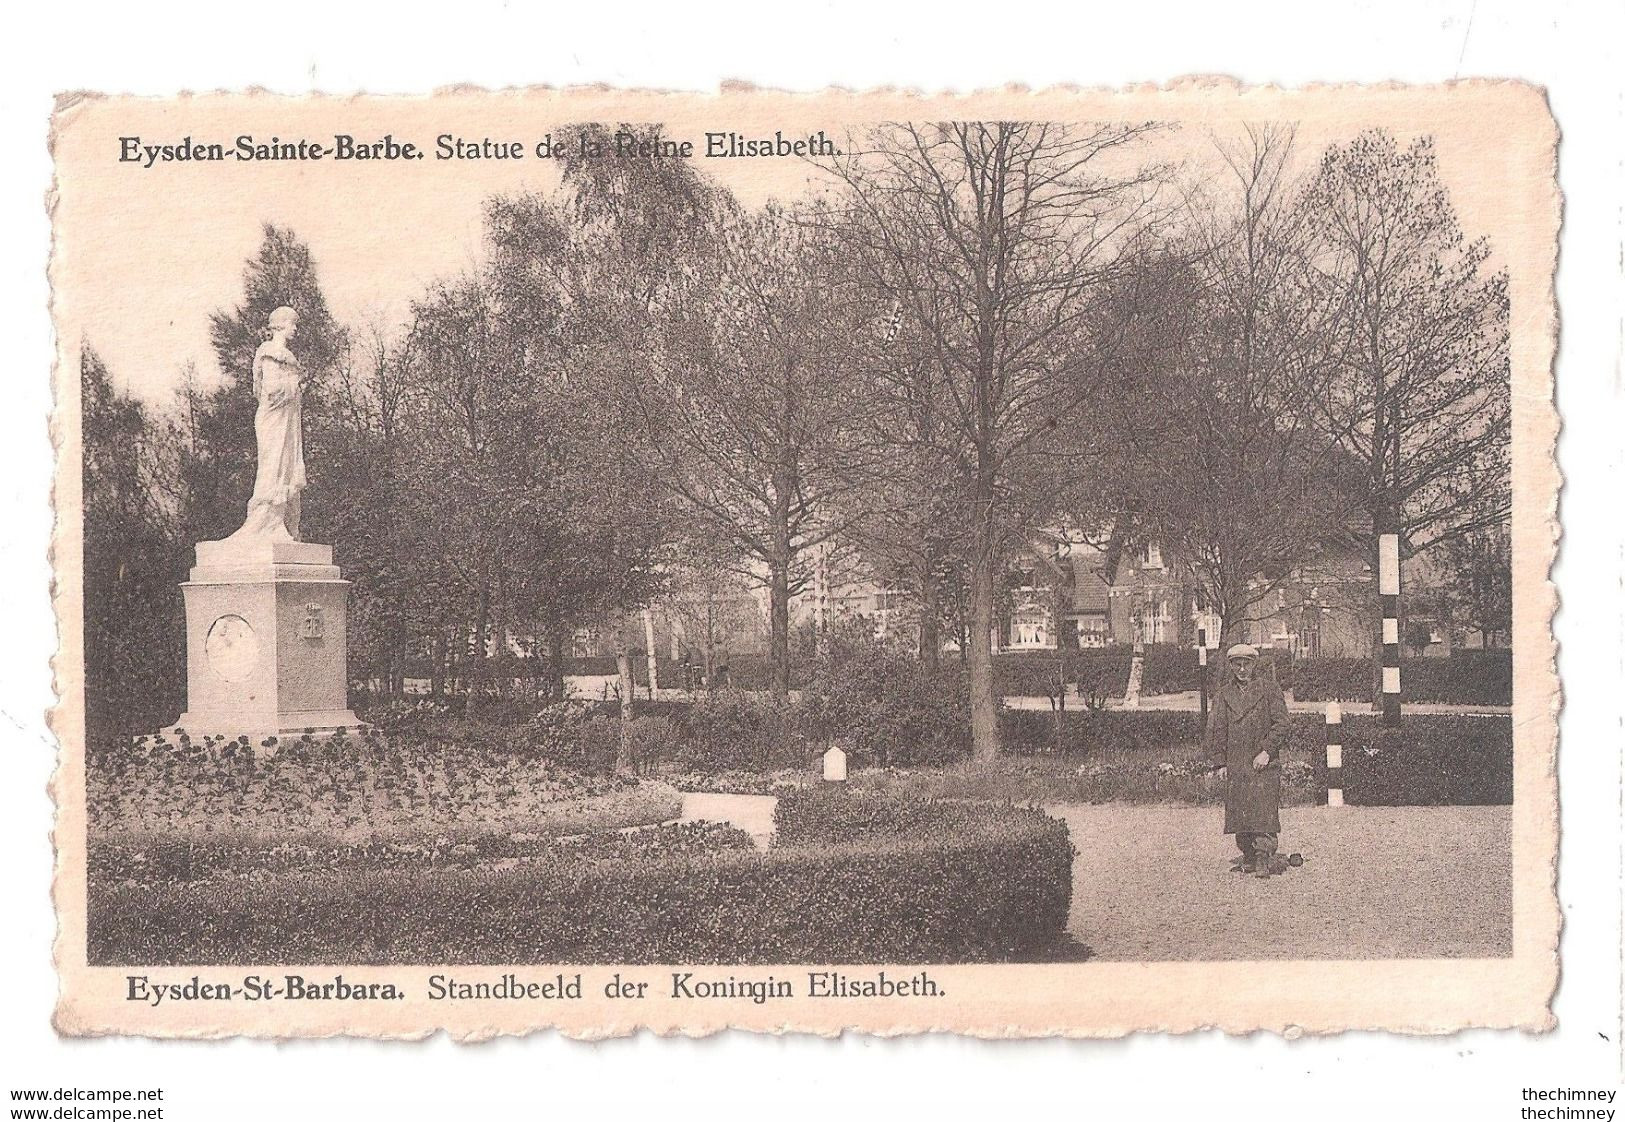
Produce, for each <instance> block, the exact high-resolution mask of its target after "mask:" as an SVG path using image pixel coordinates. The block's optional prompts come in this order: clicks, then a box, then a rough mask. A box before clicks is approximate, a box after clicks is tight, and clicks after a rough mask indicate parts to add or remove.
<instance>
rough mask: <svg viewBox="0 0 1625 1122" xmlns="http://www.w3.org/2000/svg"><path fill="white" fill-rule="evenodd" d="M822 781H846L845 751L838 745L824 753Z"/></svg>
mask: <svg viewBox="0 0 1625 1122" xmlns="http://www.w3.org/2000/svg"><path fill="white" fill-rule="evenodd" d="M824 782H826V783H845V782H846V753H845V752H843V751H842V750H841V748H840V746H839V745H837V746H835V747H833V748H831V749H830V750H829V751H828V752H825V753H824Z"/></svg>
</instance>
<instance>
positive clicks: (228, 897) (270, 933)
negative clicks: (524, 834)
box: [89, 791, 1072, 964]
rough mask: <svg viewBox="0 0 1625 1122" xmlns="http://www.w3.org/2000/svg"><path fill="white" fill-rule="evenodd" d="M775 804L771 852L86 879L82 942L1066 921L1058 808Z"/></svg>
mask: <svg viewBox="0 0 1625 1122" xmlns="http://www.w3.org/2000/svg"><path fill="white" fill-rule="evenodd" d="M781 806H782V807H783V808H784V809H783V811H782V815H781V817H780V818H779V819H777V825H778V829H779V832H780V834H781V839H780V840H781V842H782V844H781V845H778V846H776V847H775V848H774V849H772V850H769V851H766V852H758V851H755V850H747V849H744V848H742V847H738V846H734V845H728V844H723V845H721V846H718V845H713V844H710V841H709V840H708V839H706V840H701V841H696V840H695V837H694V836H693V831H684V830H673V831H670V832H669V834H667V833H663V832H661V831H653V832H648V831H646V832H643V834H642V835H641V836H637V837H633V838H631V839H626V838H622V839H620V840H613V839H594V840H592V841H590V842H585V843H583V844H582V846H581V848H580V849H579V850H577V851H575V852H571V851H570V850H569V847H568V846H561V845H554V846H552V847H549V849H548V850H547V851H546V852H537V853H535V854H533V855H532V856H531V859H529V860H524V861H515V862H511V863H509V864H507V865H505V866H503V867H491V866H488V865H476V866H474V867H463V866H458V865H452V866H437V867H433V868H427V867H424V868H418V869H412V868H406V867H390V866H387V865H386V866H380V865H378V864H376V863H369V864H363V865H351V866H348V867H345V866H339V867H322V868H316V869H305V870H298V871H260V872H251V873H243V872H238V871H219V870H215V871H211V872H210V873H208V874H205V875H203V876H201V877H194V878H192V879H184V878H181V877H179V876H174V875H164V876H158V875H145V876H142V877H140V878H139V879H138V878H135V877H128V878H124V879H107V878H102V879H97V880H93V882H92V884H91V889H90V895H89V952H90V960H91V961H92V962H94V963H98V964H114V963H118V964H136V963H139V964H159V963H186V964H204V963H253V962H271V961H275V962H285V963H313V962H321V963H337V964H361V963H386V962H389V963H419V962H455V963H523V962H549V963H552V962H579V963H588V962H615V963H621V962H681V963H707V962H733V963H748V962H763V963H789V962H971V961H994V960H1003V959H1025V958H1033V957H1041V956H1042V955H1044V954H1045V953H1047V952H1048V951H1049V950H1050V949H1051V948H1052V947H1053V946H1054V945H1055V944H1056V943H1057V942H1058V941H1059V940H1060V938H1061V935H1062V932H1063V930H1064V927H1065V923H1066V916H1067V910H1068V907H1069V904H1070V899H1071V883H1072V881H1071V858H1072V850H1071V845H1070V843H1069V841H1068V839H1067V832H1066V827H1065V826H1064V825H1063V824H1062V823H1060V822H1058V821H1055V820H1054V819H1050V818H1048V817H1046V816H1044V815H1042V814H1040V813H1038V812H1037V811H1033V810H1024V809H1019V808H1015V807H1009V806H998V805H981V806H974V807H972V806H956V805H953V804H930V803H913V802H910V801H908V800H905V799H901V798H899V797H897V796H876V795H864V794H861V793H852V792H823V791H820V792H816V793H812V794H808V795H804V796H803V795H791V796H787V797H786V798H785V800H783V801H782V803H781ZM888 821H890V822H899V823H901V825H899V826H894V827H888V828H885V829H879V828H876V827H875V823H877V822H888ZM730 836H731V835H730ZM733 840H735V841H737V839H733Z"/></svg>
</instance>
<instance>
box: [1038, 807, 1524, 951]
mask: <svg viewBox="0 0 1625 1122" xmlns="http://www.w3.org/2000/svg"><path fill="white" fill-rule="evenodd" d="M1046 809H1047V810H1048V812H1049V813H1050V814H1053V815H1055V816H1056V817H1058V818H1062V819H1064V820H1065V821H1066V823H1067V827H1068V828H1069V829H1070V830H1071V832H1072V844H1073V846H1075V847H1076V848H1077V850H1078V856H1077V857H1076V858H1075V859H1074V860H1073V863H1072V873H1073V890H1072V918H1071V922H1070V924H1069V925H1068V928H1069V931H1070V933H1071V935H1072V936H1073V938H1075V939H1076V940H1077V941H1078V942H1079V943H1081V944H1083V945H1084V946H1086V947H1088V948H1089V950H1090V952H1091V953H1092V957H1094V958H1098V959H1112V960H1130V961H1152V962H1155V961H1167V960H1187V961H1188V960H1209V961H1213V960H1223V959H1265V958H1329V959H1335V958H1490V957H1501V956H1506V955H1510V954H1511V953H1512V857H1511V852H1512V814H1511V811H1512V808H1511V807H1505V806H1491V807H1336V808H1332V807H1297V808H1290V807H1289V808H1287V809H1284V810H1283V811H1282V812H1281V825H1282V832H1281V852H1282V853H1283V854H1286V853H1293V852H1298V853H1302V854H1303V856H1304V864H1303V866H1302V867H1301V868H1296V869H1288V870H1287V871H1286V873H1285V874H1284V875H1282V876H1278V877H1271V878H1270V879H1268V880H1259V879H1257V878H1256V877H1248V876H1242V875H1239V874H1236V873H1232V872H1230V871H1229V863H1230V858H1231V857H1233V856H1234V855H1235V853H1236V848H1235V842H1234V840H1233V839H1231V838H1230V837H1228V836H1226V835H1225V834H1223V833H1222V832H1221V830H1222V829H1223V812H1222V811H1221V810H1219V809H1218V808H1207V807H1164V806H1130V805H1125V804H1114V805H1107V806H1076V805H1068V806H1054V807H1048V808H1046Z"/></svg>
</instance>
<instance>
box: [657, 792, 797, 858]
mask: <svg viewBox="0 0 1625 1122" xmlns="http://www.w3.org/2000/svg"><path fill="white" fill-rule="evenodd" d="M777 802H778V799H776V798H774V797H773V796H772V795H716V794H708V793H706V792H701V791H689V792H687V793H685V794H684V795H683V816H682V817H681V818H679V819H678V821H679V822H728V823H730V824H732V825H734V826H738V827H739V828H740V829H741V830H743V831H745V833H747V834H749V835H750V837H751V840H752V841H753V842H755V843H756V848H757V849H766V848H767V846H768V843H769V842H771V841H772V840H773V807H774V805H775V804H776V803H777Z"/></svg>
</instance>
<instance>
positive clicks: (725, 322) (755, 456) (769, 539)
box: [636, 207, 854, 694]
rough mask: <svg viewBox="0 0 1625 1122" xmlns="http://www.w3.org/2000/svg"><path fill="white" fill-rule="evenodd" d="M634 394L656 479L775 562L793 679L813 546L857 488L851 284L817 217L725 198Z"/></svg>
mask: <svg viewBox="0 0 1625 1122" xmlns="http://www.w3.org/2000/svg"><path fill="white" fill-rule="evenodd" d="M712 250H713V252H711V253H710V254H709V255H708V256H707V258H706V259H705V261H704V262H703V263H702V264H701V265H700V266H698V268H697V269H696V271H695V273H694V275H693V276H692V277H691V278H690V280H689V283H688V284H687V285H686V286H684V288H683V289H682V295H681V297H680V299H678V300H675V301H674V302H673V307H672V314H671V315H670V316H669V318H668V319H667V321H666V323H667V337H666V339H665V341H664V343H663V344H662V346H661V347H659V348H658V349H657V350H656V352H655V353H656V354H657V355H658V357H659V364H658V365H657V367H656V377H655V379H654V380H653V381H652V382H651V383H649V384H647V385H645V386H642V387H640V388H639V389H638V392H637V396H636V400H637V403H638V408H639V410H640V414H641V417H642V424H643V428H644V431H645V432H646V433H648V434H649V435H648V441H647V443H648V447H649V448H650V449H651V451H652V452H653V453H654V454H655V455H656V456H658V458H659V470H658V475H657V478H658V479H659V480H660V482H661V483H662V484H663V485H664V486H666V487H667V488H669V489H670V490H671V491H672V492H673V493H674V494H676V495H677V496H678V497H679V498H680V500H681V501H682V503H683V506H684V508H685V509H686V510H687V511H688V512H689V513H690V514H691V515H692V516H693V517H695V518H696V519H698V520H699V522H700V523H701V524H702V525H704V526H707V527H709V528H710V529H711V531H712V532H714V533H716V534H718V535H721V536H723V537H724V538H725V539H726V540H728V541H729V542H730V543H732V545H733V547H734V548H735V549H737V550H738V552H739V553H741V554H743V555H744V556H745V557H747V558H749V559H751V560H752V561H753V562H755V563H756V564H758V565H759V566H760V568H761V570H762V571H764V572H765V583H766V584H767V587H768V591H769V604H770V610H769V647H770V652H771V660H772V667H773V689H774V691H775V692H777V693H780V694H783V693H785V692H787V691H788V690H789V688H790V615H789V612H790V600H791V598H792V596H794V595H795V594H796V593H797V592H799V591H800V590H801V589H802V587H803V586H804V585H805V582H806V572H805V566H804V565H803V564H802V561H803V558H804V554H805V551H807V550H808V549H810V548H812V547H814V546H817V545H819V544H820V543H822V542H824V541H827V540H829V539H830V538H831V537H833V536H835V535H836V534H838V533H839V532H840V530H841V528H842V522H841V520H840V519H839V518H838V517H835V516H834V515H835V510H836V506H835V500H836V499H837V498H838V496H839V495H840V494H841V493H842V492H843V491H844V490H845V489H847V488H848V487H850V486H851V483H850V475H849V474H848V473H847V472H845V471H844V470H842V469H843V468H845V467H849V466H850V465H849V460H850V457H851V450H850V449H849V448H848V447H847V446H845V445H844V444H843V442H842V440H841V439H840V436H839V434H840V432H841V430H842V427H843V418H844V417H845V416H846V415H847V413H848V411H849V409H850V407H851V406H852V405H853V404H854V395H853V393H852V389H851V385H850V378H849V374H850V371H851V369H852V363H851V360H850V357H849V354H848V340H849V339H850V335H851V333H850V330H849V329H848V328H847V327H846V320H847V318H848V316H849V315H850V314H851V313H852V311H853V308H852V306H851V298H850V294H848V293H846V292H845V291H843V289H842V286H841V285H840V283H839V274H838V272H837V271H836V270H835V269H833V268H831V267H830V266H829V263H828V261H827V260H826V258H827V255H828V253H829V247H828V245H827V244H824V243H823V242H821V241H820V239H819V237H818V234H817V227H816V226H814V225H812V224H809V223H806V222H802V221H797V220H794V219H793V218H792V217H791V216H789V215H786V214H785V213H783V212H782V211H780V210H778V209H777V208H775V207H769V208H767V209H766V210H765V211H764V212H762V213H761V214H759V215H747V214H744V213H742V212H740V211H739V210H737V209H736V208H733V207H725V208H721V209H720V211H719V214H718V219H717V227H716V229H715V231H714V240H713V243H712Z"/></svg>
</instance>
